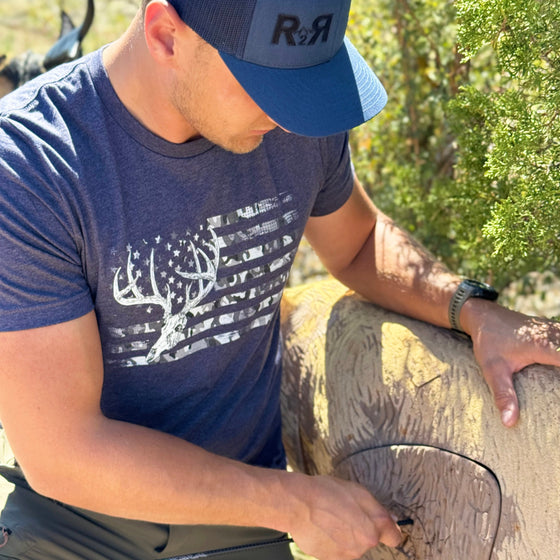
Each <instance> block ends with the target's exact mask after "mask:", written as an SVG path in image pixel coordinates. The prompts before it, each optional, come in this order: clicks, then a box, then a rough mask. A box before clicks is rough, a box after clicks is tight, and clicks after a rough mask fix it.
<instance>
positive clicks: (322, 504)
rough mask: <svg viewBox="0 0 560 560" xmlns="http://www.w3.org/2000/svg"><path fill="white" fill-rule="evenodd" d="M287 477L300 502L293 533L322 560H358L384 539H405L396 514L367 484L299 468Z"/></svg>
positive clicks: (393, 542)
mask: <svg viewBox="0 0 560 560" xmlns="http://www.w3.org/2000/svg"><path fill="white" fill-rule="evenodd" d="M286 480H288V481H289V483H288V496H291V497H295V498H296V500H297V501H298V502H300V503H299V505H298V506H297V507H296V508H294V510H293V511H297V512H298V514H297V519H294V520H293V521H294V523H293V525H294V526H293V527H290V528H289V532H290V533H291V535H292V537H293V538H294V541H295V542H296V543H297V544H298V546H299V547H300V548H301V549H302V550H303V551H304V552H305V553H306V554H310V555H312V556H314V557H316V558H318V559H319V560H354V559H356V558H359V557H361V556H362V555H363V554H365V553H366V552H367V551H368V550H369V549H370V548H373V547H374V546H377V545H378V544H379V543H384V544H386V545H388V546H397V545H398V544H399V543H400V542H401V538H402V535H401V532H400V529H399V528H398V526H397V524H396V523H395V521H394V519H393V518H392V517H391V515H390V514H389V512H388V511H387V510H386V509H385V508H384V507H383V506H382V505H381V504H379V502H377V500H375V498H374V497H373V496H372V495H371V494H370V493H369V492H368V491H367V490H366V489H365V488H364V487H363V486H360V485H358V484H355V483H353V482H348V481H346V480H340V479H337V478H333V477H330V476H312V477H309V476H306V475H300V474H296V473H288V474H287V477H286Z"/></svg>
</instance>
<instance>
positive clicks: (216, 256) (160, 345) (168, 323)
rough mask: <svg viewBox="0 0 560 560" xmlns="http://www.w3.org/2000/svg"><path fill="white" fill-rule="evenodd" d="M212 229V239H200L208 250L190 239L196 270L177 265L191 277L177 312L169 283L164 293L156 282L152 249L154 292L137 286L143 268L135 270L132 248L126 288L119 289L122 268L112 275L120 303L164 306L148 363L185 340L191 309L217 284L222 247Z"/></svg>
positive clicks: (129, 255)
mask: <svg viewBox="0 0 560 560" xmlns="http://www.w3.org/2000/svg"><path fill="white" fill-rule="evenodd" d="M209 231H210V234H211V236H212V239H211V240H210V241H206V240H203V241H202V242H201V245H202V246H203V247H204V248H205V249H207V251H205V250H204V249H203V248H201V247H196V246H195V244H194V243H193V242H192V240H191V241H190V242H189V251H190V252H192V254H193V261H194V268H195V271H194V272H184V271H181V270H180V269H179V268H176V269H175V272H176V273H177V274H178V275H179V276H181V277H182V278H185V279H187V280H190V282H187V284H186V286H185V303H184V305H183V307H182V309H181V310H180V311H179V312H177V313H175V314H174V313H173V310H172V306H173V301H172V299H173V295H172V292H171V289H170V287H169V284H167V285H166V295H165V297H164V296H162V295H161V292H160V291H159V288H158V286H157V281H156V272H155V265H154V250H153V249H152V251H151V253H150V285H151V289H152V294H151V295H144V294H143V293H142V291H141V289H140V288H139V287H138V279H139V278H140V277H141V272H140V271H138V272H137V273H136V274H134V265H133V264H132V252H131V250H129V252H128V262H127V267H126V275H127V282H128V284H127V285H126V286H125V287H124V288H123V289H120V286H119V274H120V271H121V269H120V268H119V269H118V270H117V271H116V273H115V277H114V279H113V295H114V298H115V300H116V301H117V302H118V303H120V304H121V305H157V306H159V307H161V308H162V309H163V325H162V328H161V335H160V337H159V338H158V340H157V341H156V343H155V344H154V345H153V346H152V348H151V349H150V351H149V353H148V355H147V357H146V361H147V362H148V363H152V362H154V361H156V360H158V359H159V357H160V356H161V354H162V353H163V352H165V351H166V350H171V349H172V348H174V347H175V346H176V345H177V344H179V342H181V341H182V340H184V338H185V335H184V330H185V327H186V324H187V318H188V316H189V313H190V312H191V311H192V310H193V309H194V308H195V307H196V306H198V305H199V304H200V302H201V301H202V300H203V299H204V298H205V297H206V296H207V295H208V294H209V293H210V292H211V291H212V288H213V287H214V285H215V284H216V278H217V274H218V266H219V261H220V248H219V244H218V238H217V236H216V233H215V232H214V230H213V229H212V228H209ZM210 253H211V255H210Z"/></svg>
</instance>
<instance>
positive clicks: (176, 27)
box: [144, 0, 186, 65]
mask: <svg viewBox="0 0 560 560" xmlns="http://www.w3.org/2000/svg"><path fill="white" fill-rule="evenodd" d="M182 27H186V26H185V24H184V23H183V21H182V20H181V18H180V17H179V16H178V14H177V12H176V11H175V8H174V7H173V6H172V5H171V4H169V3H168V2H166V0H153V1H152V2H150V3H149V4H148V5H147V6H146V10H145V12H144V35H145V37H146V44H147V46H148V50H149V51H150V54H151V55H152V57H153V58H154V59H155V60H156V61H157V62H159V63H160V64H163V65H169V64H171V65H172V64H173V61H174V57H175V55H176V49H177V44H176V43H177V38H178V35H179V34H180V32H181V30H182Z"/></svg>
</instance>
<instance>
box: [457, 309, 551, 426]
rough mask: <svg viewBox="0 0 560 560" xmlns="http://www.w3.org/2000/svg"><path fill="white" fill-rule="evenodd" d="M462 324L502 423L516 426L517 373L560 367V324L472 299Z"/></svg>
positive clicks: (463, 316)
mask: <svg viewBox="0 0 560 560" xmlns="http://www.w3.org/2000/svg"><path fill="white" fill-rule="evenodd" d="M461 324H462V325H464V327H465V330H466V331H467V332H468V333H469V334H470V335H471V337H472V341H473V349H474V355H475V357H476V359H477V361H478V363H479V365H480V367H481V369H482V373H483V375H484V378H485V379H486V382H487V383H488V386H489V387H490V390H491V391H492V394H493V396H494V401H495V403H496V406H497V407H498V409H499V411H500V414H501V418H502V423H503V424H504V426H507V427H512V426H514V425H515V424H516V423H517V420H518V419H519V403H518V400H517V395H516V393H515V388H514V386H513V374H514V373H516V372H518V371H520V370H522V369H523V368H524V367H526V366H529V365H531V364H537V363H538V364H545V365H552V366H560V351H559V349H560V323H558V322H554V321H550V320H547V319H542V318H538V317H529V316H527V315H524V314H522V313H517V312H515V311H511V310H509V309H506V308H504V307H501V306H499V305H496V304H494V303H490V302H487V301H484V300H479V299H476V298H472V299H470V300H469V301H468V302H467V303H465V305H464V306H463V309H462V310H461Z"/></svg>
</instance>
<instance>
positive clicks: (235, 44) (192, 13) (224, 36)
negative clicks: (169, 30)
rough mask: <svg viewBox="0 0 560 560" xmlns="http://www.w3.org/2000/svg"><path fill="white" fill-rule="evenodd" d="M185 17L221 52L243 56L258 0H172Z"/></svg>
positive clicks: (183, 17)
mask: <svg viewBox="0 0 560 560" xmlns="http://www.w3.org/2000/svg"><path fill="white" fill-rule="evenodd" d="M170 3H171V4H172V5H173V7H174V8H175V9H176V10H177V13H178V14H179V16H180V17H181V19H182V20H183V21H184V22H185V23H186V24H187V25H188V26H189V27H191V28H192V29H193V30H194V31H195V32H196V33H198V35H200V36H201V37H202V38H203V39H204V40H205V41H206V42H207V43H210V44H211V45H212V46H213V47H215V48H217V49H218V50H220V51H223V52H226V53H228V54H232V55H234V56H237V57H242V56H243V51H244V49H245V42H246V40H247V34H248V33H249V27H250V26H251V19H252V17H253V12H254V10H255V4H256V3H257V0H171V2H170Z"/></svg>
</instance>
